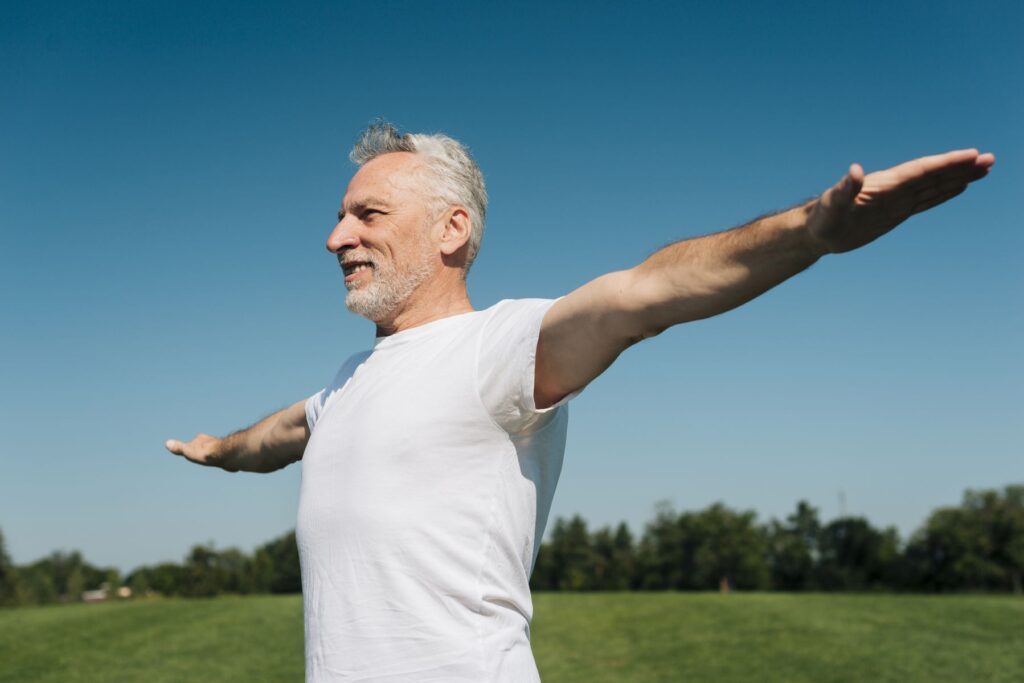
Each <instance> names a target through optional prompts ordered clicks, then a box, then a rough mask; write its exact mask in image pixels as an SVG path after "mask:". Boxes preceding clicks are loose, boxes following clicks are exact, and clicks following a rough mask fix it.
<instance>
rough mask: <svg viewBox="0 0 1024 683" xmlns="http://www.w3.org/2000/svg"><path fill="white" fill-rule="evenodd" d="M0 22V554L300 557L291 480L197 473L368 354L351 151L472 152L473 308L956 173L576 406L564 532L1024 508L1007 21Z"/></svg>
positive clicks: (616, 371)
mask: <svg viewBox="0 0 1024 683" xmlns="http://www.w3.org/2000/svg"><path fill="white" fill-rule="evenodd" d="M5 14H6V16H5V18H4V20H3V22H2V23H0V63H2V64H3V65H4V67H3V69H2V71H0V86H2V91H3V92H4V94H5V96H4V97H3V98H0V116H2V120H3V130H4V135H3V136H2V138H0V158H2V159H3V163H2V164H0V219H2V225H0V227H2V238H0V239H2V242H0V247H2V248H0V292H2V295H0V297H2V298H0V329H2V333H0V334H2V336H0V343H2V350H0V386H2V392H0V402H2V403H0V409H2V410H0V416H2V417H0V419H2V435H3V439H2V441H0V529H2V530H3V533H4V535H5V537H6V540H7V544H8V549H9V551H10V553H11V554H12V556H13V558H14V560H15V561H16V562H19V563H23V562H28V561H30V560H34V559H36V558H38V557H40V556H42V555H45V554H47V553H49V552H51V551H53V550H56V549H64V550H70V549H75V548H77V549H80V550H82V551H83V552H84V553H85V555H86V557H87V558H88V559H89V561H91V562H93V563H94V564H101V565H106V564H112V565H115V566H119V567H121V568H122V569H124V570H127V569H131V568H132V567H134V566H137V565H139V564H143V563H153V562H157V561H161V560H174V561H179V560H180V559H181V558H182V557H183V556H184V554H185V553H186V552H187V551H188V548H189V546H190V545H192V544H194V543H197V542H207V541H214V542H215V543H216V544H217V545H218V546H221V547H226V546H231V545H235V546H238V547H241V548H242V549H244V550H246V551H248V550H251V549H252V548H253V547H254V546H255V545H257V544H259V543H261V542H264V541H266V540H269V539H270V538H272V537H274V536H276V535H278V534H280V533H283V532H285V531H287V530H289V529H290V528H292V527H293V525H294V515H295V508H296V502H297V494H298V483H299V478H300V466H292V467H290V468H288V469H287V470H284V471H282V472H278V473H276V474H273V475H253V474H235V475H230V474H227V473H224V472H221V471H218V470H214V469H207V468H202V467H198V466H192V465H190V464H189V463H187V462H185V461H183V460H181V459H179V458H176V457H174V456H172V455H170V454H168V453H167V452H166V451H164V449H163V446H162V444H163V441H164V440H165V439H166V438H168V437H175V438H190V437H191V436H192V435H193V434H194V433H195V432H197V431H206V432H210V433H215V434H223V433H226V432H229V431H232V430H234V429H236V428H239V427H242V426H245V425H247V424H249V423H251V422H253V421H254V420H255V419H257V418H259V417H260V416H262V415H264V414H267V413H269V412H271V411H273V410H276V409H278V408H280V407H282V406H284V405H286V404H288V403H290V402H292V401H295V400H298V399H300V398H303V397H305V396H308V395H309V394H312V393H313V392H315V391H316V390H318V389H319V388H320V387H321V386H322V385H323V384H324V383H325V382H327V381H328V380H329V379H330V378H331V377H332V376H333V373H334V372H335V370H336V368H337V366H338V364H339V363H340V362H341V361H342V360H343V359H344V358H345V357H346V356H347V355H348V354H350V353H351V352H353V351H355V350H359V349H362V348H366V347H367V346H368V345H369V344H370V343H371V341H372V336H373V327H372V325H370V324H369V323H368V322H366V321H365V320H362V319H359V318H357V317H355V316H353V315H351V314H349V313H348V312H347V311H346V310H345V308H344V305H343V296H344V287H343V285H342V282H341V275H340V273H339V270H338V267H337V263H336V262H335V260H334V258H333V257H332V256H331V255H329V254H328V253H327V252H326V251H325V250H324V246H323V243H324V240H325V239H326V236H327V233H328V231H329V230H330V228H331V227H332V221H333V216H334V214H335V213H336V211H337V208H338V203H339V200H340V197H341V195H342V194H343V191H344V188H345V185H346V183H347V181H348V179H349V177H350V176H351V174H352V172H353V168H352V166H351V165H350V164H349V162H348V161H347V159H346V154H347V150H348V148H349V146H350V145H351V143H352V141H353V140H354V138H355V137H356V135H357V133H358V132H359V130H360V129H361V128H362V127H363V126H364V125H365V124H366V123H367V122H368V121H370V120H371V119H373V118H374V117H377V116H385V117H387V118H389V119H391V120H393V121H395V122H396V123H398V124H399V125H401V126H402V127H404V128H406V129H411V130H416V131H443V132H446V133H448V134H450V135H453V136H455V137H457V138H459V139H460V140H462V141H464V142H465V143H466V144H468V145H469V146H470V147H471V148H472V150H473V152H474V153H475V155H476V157H477V159H478V161H479V163H480V165H481V166H482V168H483V170H484V173H485V175H486V178H487V183H488V189H489V192H490V196H491V205H490V212H489V221H488V227H487V234H486V236H485V238H484V244H483V250H482V252H481V255H480V258H479V260H478V261H477V264H476V265H475V266H474V269H473V273H472V275H471V276H470V291H471V295H472V298H473V302H474V304H475V305H476V307H478V308H483V307H487V306H489V305H491V304H493V303H494V302H496V301H498V300H500V299H503V298H510V297H529V296H540V297H555V296H558V295H561V294H564V293H566V292H568V291H569V290H571V289H573V288H574V287H576V286H578V285H580V284H582V283H583V282H585V281H587V280H588V279H590V278H593V277H595V276H597V275H600V274H602V273H604V272H607V271H609V270H613V269H619V268H623V267H627V266H631V265H633V264H635V263H637V262H639V261H640V260H641V259H643V258H644V257H645V256H646V255H648V254H649V253H651V252H652V251H653V250H654V249H656V248H657V247H659V246H661V245H664V244H666V243H669V242H671V241H674V240H676V239H681V238H685V237H689V236H694V235H699V234H704V233H707V232H712V231H717V230H720V229H724V228H728V227H731V226H733V225H736V224H739V223H743V222H745V221H746V220H748V219H750V218H753V217H754V216H757V215H759V214H762V213H765V212H768V211H771V210H775V209H780V208H783V207H785V206H788V205H791V204H794V203H797V202H799V201H802V200H804V199H805V198H808V197H810V196H813V195H815V194H817V193H819V192H820V191H822V190H824V189H825V188H826V187H828V186H829V185H831V184H832V183H833V182H834V181H835V180H837V179H838V178H839V177H840V176H841V175H842V173H843V172H844V171H845V170H846V168H847V166H848V165H849V163H850V162H853V161H857V162H860V163H861V164H863V165H864V167H865V169H866V170H867V171H869V172H870V171H871V170H874V169H877V168H880V167H884V166H888V165H892V164H894V163H897V162H900V161H903V160H905V159H908V158H913V157H916V156H920V155H923V154H929V153H934V152H940V151H946V150H948V149H954V148H962V147H978V148H980V149H982V150H983V151H992V152H994V153H995V154H996V156H997V162H996V166H995V169H994V170H993V172H992V174H991V175H990V176H989V177H988V178H986V179H985V180H983V181H982V182H980V183H979V184H978V185H976V186H973V187H972V188H971V189H970V190H969V191H968V192H967V193H966V194H964V195H962V196H961V197H958V198H957V199H955V200H953V202H951V203H950V204H947V205H944V206H942V207H939V208H937V209H935V210H933V211H932V212H930V213H929V214H927V215H923V216H918V217H915V218H913V219H911V220H910V221H909V222H908V223H907V224H905V225H904V226H903V227H901V228H900V229H899V230H898V231H897V232H896V233H893V234H891V235H889V236H887V237H885V238H884V239H882V240H880V241H879V242H876V243H874V244H872V245H870V246H868V247H867V248H865V249H863V250H862V251H859V252H856V253H853V254H848V255H844V256H834V257H829V258H826V259H824V260H823V261H821V262H819V263H818V264H817V265H815V266H814V267H813V268H812V269H811V270H809V271H807V272H805V273H803V274H801V275H799V276H798V277H796V278H795V279H794V280H792V281H790V282H787V283H785V284H783V285H782V286H780V287H779V288H777V289H776V290H773V291H771V292H769V293H768V294H766V295H765V296H763V297H761V298H760V299H758V300H756V301H754V302H752V303H750V304H748V305H747V306H745V307H743V308H741V309H739V310H737V311H734V312H732V313H729V314H726V315H724V316H720V317H718V318H714V319H711V320H707V321H703V322H699V323H694V324H690V325H684V326H681V327H678V328H674V329H673V330H670V331H668V332H666V333H665V334H663V335H661V336H660V337H657V338H655V339H652V340H649V341H646V342H644V343H642V344H641V345H639V346H637V347H635V348H633V349H631V350H629V351H628V352H627V353H626V354H624V356H623V357H622V358H620V360H619V361H618V363H617V364H616V365H615V366H614V367H613V368H612V369H611V370H610V371H609V372H608V373H606V375H605V376H603V377H602V378H600V379H599V380H597V381H596V382H595V383H594V384H592V385H591V386H590V387H589V388H588V389H587V391H586V392H585V393H584V394H583V395H582V396H581V397H580V398H579V399H578V400H577V401H576V402H575V403H574V405H573V407H572V419H571V423H570V430H569V445H568V449H567V452H566V459H565V467H564V470H563V472H562V479H561V483H560V485H559V490H558V493H557V494H556V497H555V503H554V508H553V511H552V515H553V516H552V518H554V516H556V515H563V516H567V515H571V514H573V513H576V512H578V513H580V514H582V515H583V516H584V517H585V518H586V519H587V520H589V521H590V522H591V523H593V524H594V525H604V524H611V523H617V522H618V521H619V520H626V521H627V522H628V523H629V524H630V526H631V527H632V529H633V530H634V531H636V532H639V531H640V530H641V525H642V523H643V522H644V521H645V520H647V519H649V518H650V517H651V516H652V511H653V506H654V503H655V502H656V501H659V500H664V499H667V500H670V501H672V502H673V503H674V504H675V506H676V507H677V508H679V509H696V508H700V507H703V506H706V505H708V504H710V503H712V502H714V501H716V500H722V501H724V502H725V503H726V504H728V505H730V506H733V507H736V508H740V509H754V510H756V511H757V512H758V513H759V514H760V516H761V518H762V519H767V518H769V517H772V516H778V517H781V516H784V515H786V514H788V513H789V512H790V511H791V510H792V509H793V507H794V506H795V504H796V502H797V500H799V499H801V498H805V499H807V500H809V501H810V502H811V503H812V504H814V505H816V506H819V507H820V508H821V512H822V515H823V516H824V517H825V518H832V517H834V516H836V515H838V514H839V512H840V509H839V496H840V492H841V491H842V492H844V493H845V498H846V508H847V512H848V513H850V514H860V515H866V516H867V517H868V518H869V519H870V520H871V521H872V522H873V523H875V524H877V525H890V524H891V525H896V526H897V527H898V528H899V529H900V530H901V532H902V533H903V534H904V535H906V534H907V533H909V532H910V531H912V530H913V529H914V528H915V527H917V526H918V525H919V524H920V523H921V522H922V521H923V520H924V518H925V517H926V515H927V514H928V513H929V512H930V511H931V510H932V509H934V508H935V507H937V506H941V505H948V504H955V503H957V502H958V501H959V499H960V496H961V493H962V491H963V490H964V489H965V488H967V487H997V486H1003V485H1005V484H1008V483H1012V482H1021V481H1024V448H1022V447H1024V436H1022V433H1024V432H1022V426H1024V424H1022V423H1024V420H1022V418H1024V381H1022V380H1024V362H1022V359H1021V348H1024V319H1022V308H1021V301H1022V294H1024V275H1022V268H1021V266H1020V255H1021V254H1022V253H1024V235H1022V231H1021V229H1020V227H1021V210H1020V191H1021V187H1022V181H1024V173H1022V169H1021V164H1020V160H1021V158H1022V153H1024V138H1022V134H1021V126H1020V124H1021V121H1024V91H1022V89H1021V88H1020V76H1021V74H1022V73H1024V45H1022V42H1021V40H1020V36H1021V34H1022V28H1024V10H1022V9H1021V5H1020V4H1019V3H1013V2H1005V3H974V4H968V3H951V2H912V3H898V4H897V5H896V6H893V5H892V4H890V3H870V2H869V3H867V4H865V3H811V2H791V3H781V4H779V3H772V4H771V6H770V7H769V6H765V7H763V8H759V7H758V6H757V5H756V4H751V3H735V4H729V3H702V4H701V6H700V7H695V8H692V9H687V8H686V7H682V6H680V3H668V2H657V3H641V4H639V5H635V4H631V5H627V3H617V4H608V3H595V2H587V3H579V4H553V3H536V4H513V3H502V4H501V5H497V4H494V5H492V6H489V7H482V6H481V5H480V4H479V3H468V2H467V3H462V4H447V5H446V4H444V3H420V2H383V3H341V2H335V3H322V4H315V3H314V4H307V3H275V4H261V3H237V4H236V5H234V6H232V5H231V3H210V2H207V3H190V4H185V3H177V2H173V3H172V2H159V3H157V2H131V3H127V2H125V3H118V4H112V3H105V4H104V3H67V4H52V3H20V4H19V5H17V6H12V7H7V8H6V9H5Z"/></svg>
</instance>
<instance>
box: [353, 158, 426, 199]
mask: <svg viewBox="0 0 1024 683" xmlns="http://www.w3.org/2000/svg"><path fill="white" fill-rule="evenodd" d="M422 168H423V160H422V159H421V158H420V157H419V156H418V155H416V154H413V153H412V152H391V153H390V154H382V155H381V156H379V157H376V158H374V159H371V160H370V161H368V162H366V163H365V164H363V165H362V166H361V167H360V168H359V170H358V171H357V172H356V174H355V175H354V176H352V180H350V181H349V183H348V189H347V190H346V191H345V197H344V199H343V200H342V205H343V206H349V205H350V204H358V203H362V202H364V201H365V200H366V199H368V198H375V199H378V200H383V201H388V202H392V203H399V202H405V201H409V200H411V199H419V195H420V193H419V187H420V183H421V180H420V173H419V172H420V171H421V170H422Z"/></svg>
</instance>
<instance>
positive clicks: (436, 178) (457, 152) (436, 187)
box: [348, 120, 487, 273]
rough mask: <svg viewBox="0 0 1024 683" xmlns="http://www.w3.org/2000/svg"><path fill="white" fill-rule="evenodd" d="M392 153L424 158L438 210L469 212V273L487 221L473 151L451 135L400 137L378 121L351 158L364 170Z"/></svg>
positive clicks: (484, 193) (358, 143) (482, 183)
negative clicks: (374, 160)
mask: <svg viewBox="0 0 1024 683" xmlns="http://www.w3.org/2000/svg"><path fill="white" fill-rule="evenodd" d="M391 152H413V153H414V154H419V155H420V156H422V157H423V159H424V161H425V162H426V166H427V169H428V172H429V174H430V176H431V178H430V188H429V190H428V192H430V193H431V194H433V199H434V201H435V204H436V210H441V209H442V208H447V207H449V206H453V205H458V206H464V207H465V208H466V210H467V211H468V212H469V219H470V223H471V224H472V231H471V232H470V235H469V242H468V247H469V248H468V249H467V250H466V267H465V272H466V273H468V272H469V267H470V266H471V265H472V264H473V260H474V259H476V255H477V252H479V251H480V242H481V240H483V237H484V220H485V218H486V217H487V190H486V189H485V188H484V176H483V174H482V173H481V172H480V168H479V167H478V166H477V165H476V162H475V161H473V157H472V156H470V154H469V149H467V148H466V147H465V145H463V144H462V143H460V142H459V141H458V140H454V139H452V138H450V137H448V136H447V135H442V134H440V133H434V134H425V133H399V132H398V129H397V128H395V127H394V126H393V125H392V124H390V123H388V122H387V121H383V120H378V121H374V122H373V123H371V124H370V125H369V126H367V128H366V130H364V131H363V132H362V134H361V135H360V136H359V140H358V141H356V144H355V146H354V147H353V148H352V151H351V152H350V153H349V155H348V157H349V159H351V160H352V161H353V163H356V164H359V165H360V166H362V165H363V164H365V163H366V162H368V161H370V160H371V159H373V158H375V157H378V156H380V155H382V154H389V153H391Z"/></svg>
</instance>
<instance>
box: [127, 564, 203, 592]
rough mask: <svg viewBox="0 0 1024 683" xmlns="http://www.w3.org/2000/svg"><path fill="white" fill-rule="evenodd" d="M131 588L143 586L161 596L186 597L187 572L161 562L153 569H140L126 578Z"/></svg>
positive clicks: (184, 569) (182, 568) (179, 566)
mask: <svg viewBox="0 0 1024 683" xmlns="http://www.w3.org/2000/svg"><path fill="white" fill-rule="evenodd" d="M127 581H128V584H129V585H131V586H135V585H139V584H141V585H145V586H147V587H148V588H149V589H150V590H152V591H154V592H156V593H160V594H161V595H166V596H174V595H187V594H188V592H189V572H188V570H187V569H186V568H185V567H183V566H181V565H179V564H175V563H173V562H163V563H161V564H158V565H156V566H154V567H140V568H138V569H136V570H134V571H133V572H132V573H131V574H129V575H128V577H127Z"/></svg>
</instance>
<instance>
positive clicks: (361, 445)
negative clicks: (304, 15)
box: [167, 123, 995, 681]
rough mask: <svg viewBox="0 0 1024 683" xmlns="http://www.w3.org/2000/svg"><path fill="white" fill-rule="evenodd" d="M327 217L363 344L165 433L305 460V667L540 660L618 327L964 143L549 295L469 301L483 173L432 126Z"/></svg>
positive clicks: (849, 233) (794, 248)
mask: <svg viewBox="0 0 1024 683" xmlns="http://www.w3.org/2000/svg"><path fill="white" fill-rule="evenodd" d="M352 159H353V161H355V162H356V163H358V164H360V168H359V170H358V172H357V173H356V174H355V176H354V177H353V178H352V180H351V182H350V183H349V186H348V189H347V191H346V193H345V196H344V198H343V201H342V206H341V210H340V211H339V213H338V223H337V225H336V226H335V228H334V230H333V231H332V232H331V233H330V235H329V237H328V238H327V248H328V250H330V251H331V252H332V253H334V254H336V255H337V258H338V261H339V264H340V265H341V268H342V270H343V271H344V274H345V286H346V288H347V289H348V294H347V298H346V304H347V306H348V308H349V309H351V310H352V311H354V312H356V313H359V314H360V315H363V316H365V317H367V318H369V319H370V320H373V321H374V322H375V323H376V325H377V338H376V340H375V343H374V346H373V348H372V349H371V350H368V351H364V352H362V353H358V354H356V355H354V356H352V357H350V358H349V359H348V360H347V361H346V362H345V363H344V364H343V365H342V367H341V369H340V370H339V372H338V374H337V375H336V377H335V378H334V380H333V381H332V382H331V383H330V384H329V385H328V386H327V387H326V388H325V389H324V390H322V391H320V392H319V393H317V394H316V395H314V396H312V397H310V398H308V399H306V400H304V401H299V402H297V403H295V404H293V405H291V406H290V407H288V408H285V409H284V410H281V411H280V412H278V413H275V414H273V415H271V416H270V417H267V418H266V419H264V420H262V421H260V422H258V423H257V424H255V425H253V426H252V427H250V428H248V429H246V430H243V431H240V432H237V433H235V434H232V435H230V436H228V437H226V438H223V439H219V438H216V437H212V436H209V435H206V434H199V435H198V436H196V437H195V438H194V439H193V440H192V441H190V442H188V443H183V442H180V441H174V440H171V441H168V442H167V448H168V449H169V450H170V451H171V452H173V453H176V454H178V455H183V456H185V457H186V458H187V459H189V460H192V461H193V462H197V463H200V464H204V465H212V466H217V467H221V468H223V469H226V470H228V471H232V472H235V471H239V470H247V471H254V472H270V471H273V470H276V469H279V468H282V467H285V466H286V465H288V464H290V463H292V462H295V461H297V460H300V459H301V460H302V461H303V472H302V488H301V492H300V498H299V511H298V523H297V526H296V536H297V540H298V544H299V552H300V558H301V564H302V583H303V596H304V605H305V619H306V676H307V680H310V681H342V680H373V681H405V680H416V681H426V680H430V681H494V680H508V681H531V680H533V681H536V680H539V677H538V674H537V669H536V666H535V664H534V661H533V656H532V653H531V651H530V645H529V623H530V619H531V616H532V603H531V600H530V592H529V584H528V581H529V577H530V573H531V571H532V569H533V565H534V562H535V560H536V554H537V549H538V546H539V544H540V540H541V538H542V536H543V531H544V526H545V524H546V522H547V515H548V511H549V509H550V505H551V500H552V497H553V495H554V490H555V485H556V483H557V480H558V475H559V472H560V470H561V464H562V454H563V451H564V448H565V434H566V423H567V407H566V403H567V402H568V401H569V400H570V399H571V398H572V397H573V396H574V395H575V394H576V393H578V392H579V391H581V390H582V389H583V387H585V386H586V385H587V384H588V383H589V382H590V381H591V380H593V379H594V378H595V377H597V376H598V375H600V374H601V373H602V372H603V371H604V370H605V369H606V368H607V367H608V366H609V365H610V364H611V363H612V362H613V361H614V360H615V358H616V357H617V356H618V355H619V354H620V353H621V352H622V351H623V350H625V349H626V348H628V347H629V346H631V345H632V344H635V343H637V342H638V341H640V340H642V339H645V338H647V337H652V336H654V335H657V334H658V333H660V332H661V331H663V330H665V329H667V328H668V327H671V326H672V325H677V324H679V323H683V322H687V321H691V320H698V319H701V318H707V317H709V316H713V315H716V314H718V313H722V312H724V311H727V310H729V309H732V308H734V307H736V306H739V305H740V304H742V303H744V302H746V301H749V300H750V299H753V298H754V297H756V296H758V295H759V294H761V293H762V292H764V291H766V290H768V289H770V288H771V287H773V286H775V285H777V284H778V283H780V282H782V281H783V280H785V279H787V278H789V277H791V276H793V275H795V274H797V273H799V272H800V271H802V270H804V269H806V268H807V267H809V266H810V265H811V264H813V263H814V262H815V261H817V260H818V259H820V258H822V257H823V256H825V255H826V254H831V253H840V252H845V251H850V250H852V249H856V248H857V247H860V246H862V245H864V244H867V243H868V242H871V241H873V240H874V239H877V238H878V237H880V236H881V235H883V234H885V233H886V232H888V231H889V230H891V229H892V228H894V227H895V226H896V225H898V224H899V223H901V222H902V221H904V220H906V219H907V218H908V217H910V216H911V215H913V214H915V213H918V212H921V211H924V210H927V209H929V208H931V207H933V206H935V205H937V204H940V203H942V202H944V201H946V200H948V199H949V198H951V197H953V196H955V195H957V194H959V193H960V192H962V191H963V190H964V189H965V188H966V187H967V185H968V184H969V183H970V182H972V181H974V180H977V179H979V178H981V177H983V176H984V175H985V174H986V173H988V171H989V169H990V168H991V166H992V164H993V163H994V162H995V158H994V157H993V156H992V155H991V154H979V153H978V152H977V150H961V151H955V152H949V153H947V154H941V155H937V156H931V157H925V158H921V159H917V160H914V161H910V162H907V163H905V164H901V165H899V166H896V167H893V168H890V169H887V170H884V171H880V172H877V173H872V174H870V175H865V174H864V172H863V170H862V169H861V167H860V166H858V165H857V164H854V165H852V166H850V169H849V171H848V172H847V174H846V176H845V177H844V178H843V179H842V180H840V181H839V182H838V183H837V184H836V185H834V186H833V187H831V188H829V189H828V190H826V191H825V192H824V193H823V194H822V195H821V196H820V197H818V198H817V199H814V200H812V201H809V202H807V203H805V204H803V205H801V206H797V207H795V208H793V209H790V210H788V211H784V212H781V213H778V214H775V215H772V216H768V217H765V218H761V219H758V220H756V221H754V222H752V223H750V224H747V225H744V226H742V227H739V228H736V229H733V230H729V231H726V232H722V233H719V234H714V235H708V236H705V237H699V238H695V239H690V240H685V241H682V242H678V243H676V244H673V245H670V246H668V247H665V248H664V249H661V250H660V251H658V252H656V253H655V254H654V255H653V256H651V257H650V258H648V259H647V260H646V261H644V262H643V263H641V264H639V265H638V266H636V267H634V268H631V269H629V270H625V271H621V272H615V273H609V274H607V275H604V276H602V277H599V278H597V279H596V280H594V281H592V282H590V283H588V284H586V285H584V286H583V287H581V288H579V289H577V290H576V291H574V292H572V293H571V294H569V295H567V296H565V297H562V298H560V299H557V300H555V301H547V300H520V301H502V302H501V303H498V304H496V305H495V306H493V307H491V308H489V309H487V310H484V311H474V310H473V307H472V306H471V305H470V302H469V297H468V294H467V291H466V280H465V278H466V273H467V271H468V270H469V268H470V265H471V264H472V262H473V259H474V258H475V256H476V254H477V251H478V250H479V248H480V240H481V236H482V234H483V226H484V216H485V213H486V203H487V198H486V193H485V190H484V183H483V177H482V176H481V174H480V171H479V170H478V169H477V167H476V164H475V163H474V162H473V161H472V159H471V158H470V156H469V155H468V153H467V152H466V150H465V149H464V148H463V147H462V146H461V145H460V144H459V143H457V142H456V141H454V140H452V139H450V138H447V137H445V136H436V135H435V136H430V135H400V134H399V133H398V132H397V131H396V130H395V129H394V128H393V127H392V126H390V125H389V124H384V123H381V124H374V125H372V126H371V127H370V128H368V129H367V130H366V131H365V132H364V133H363V136H362V137H361V139H360V140H359V142H358V143H357V145H356V147H355V149H354V150H353V152H352Z"/></svg>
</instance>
